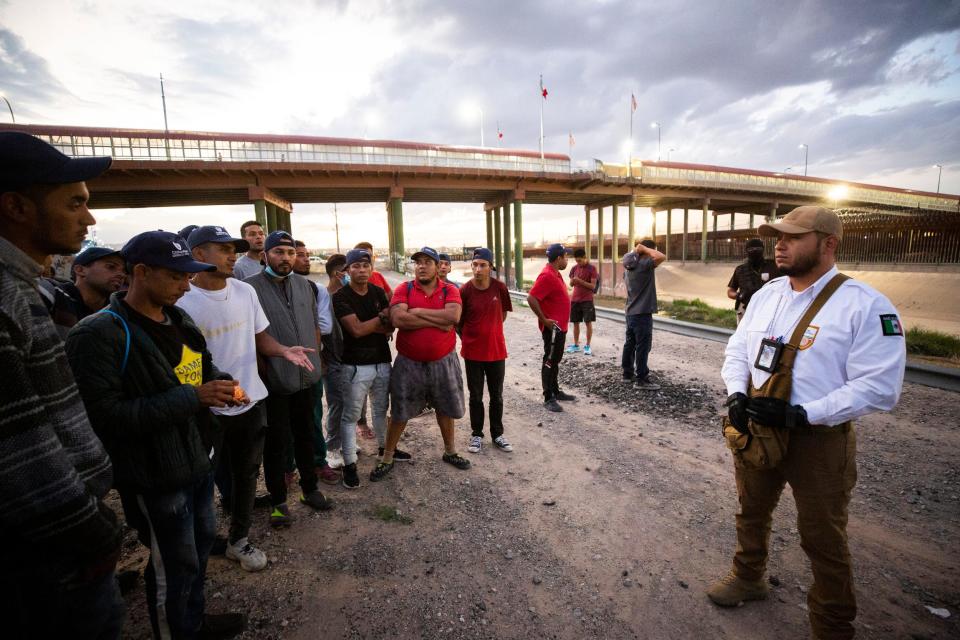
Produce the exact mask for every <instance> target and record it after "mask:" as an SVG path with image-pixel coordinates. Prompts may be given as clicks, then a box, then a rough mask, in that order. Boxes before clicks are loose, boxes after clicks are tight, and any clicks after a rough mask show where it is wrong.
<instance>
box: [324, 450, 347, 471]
mask: <svg viewBox="0 0 960 640" xmlns="http://www.w3.org/2000/svg"><path fill="white" fill-rule="evenodd" d="M327 466H329V467H330V468H331V469H340V468H342V467H343V456H342V455H340V449H328V450H327Z"/></svg>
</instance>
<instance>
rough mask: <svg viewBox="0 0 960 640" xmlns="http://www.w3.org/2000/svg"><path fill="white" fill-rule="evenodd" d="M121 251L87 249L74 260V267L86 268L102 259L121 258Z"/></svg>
mask: <svg viewBox="0 0 960 640" xmlns="http://www.w3.org/2000/svg"><path fill="white" fill-rule="evenodd" d="M119 255H120V251H118V250H117V249H111V248H110V247H87V248H86V249H84V250H83V251H81V252H80V253H78V254H77V255H76V257H74V259H73V266H75V267H85V266H87V265H88V264H90V263H92V262H96V261H97V260H99V259H101V258H106V257H107V256H119Z"/></svg>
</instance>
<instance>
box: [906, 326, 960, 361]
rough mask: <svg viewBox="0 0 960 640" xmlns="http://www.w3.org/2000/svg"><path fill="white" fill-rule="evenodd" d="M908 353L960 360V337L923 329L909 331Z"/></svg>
mask: <svg viewBox="0 0 960 640" xmlns="http://www.w3.org/2000/svg"><path fill="white" fill-rule="evenodd" d="M906 339H907V353H908V354H910V355H915V356H930V357H934V358H950V359H952V360H960V337H958V336H952V335H950V334H948V333H943V332H940V331H932V330H930V329H923V328H921V327H912V328H910V329H908V330H907V335H906Z"/></svg>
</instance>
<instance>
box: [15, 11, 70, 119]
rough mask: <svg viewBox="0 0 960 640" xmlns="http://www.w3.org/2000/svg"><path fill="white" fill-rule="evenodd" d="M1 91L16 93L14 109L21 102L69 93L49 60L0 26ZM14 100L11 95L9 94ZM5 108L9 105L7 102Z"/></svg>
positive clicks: (42, 100) (33, 101)
mask: <svg viewBox="0 0 960 640" xmlns="http://www.w3.org/2000/svg"><path fill="white" fill-rule="evenodd" d="M0 93H5V94H7V95H8V96H16V97H17V101H16V104H14V111H15V112H18V111H20V109H18V106H19V105H20V103H23V104H29V103H35V104H36V103H43V102H46V101H53V100H54V99H55V98H57V97H61V96H63V95H69V93H68V91H67V90H66V88H65V87H64V86H63V85H62V84H61V83H60V81H59V80H57V79H56V78H55V77H54V76H53V74H52V73H51V72H50V67H49V65H48V64H47V61H46V60H45V59H44V58H43V57H41V56H39V55H37V54H35V53H33V51H31V50H30V48H29V47H28V46H27V44H26V43H25V42H24V40H23V38H21V37H20V36H18V35H17V34H15V33H14V32H12V31H10V30H9V29H4V28H2V27H0ZM9 99H10V100H11V101H12V100H13V98H12V97H10V98H9ZM4 109H6V105H4Z"/></svg>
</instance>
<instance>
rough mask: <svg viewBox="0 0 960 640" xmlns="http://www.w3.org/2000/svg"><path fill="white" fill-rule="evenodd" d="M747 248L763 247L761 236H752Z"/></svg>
mask: <svg viewBox="0 0 960 640" xmlns="http://www.w3.org/2000/svg"><path fill="white" fill-rule="evenodd" d="M746 246H747V249H763V240H761V239H760V238H750V239H749V240H747V245H746Z"/></svg>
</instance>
